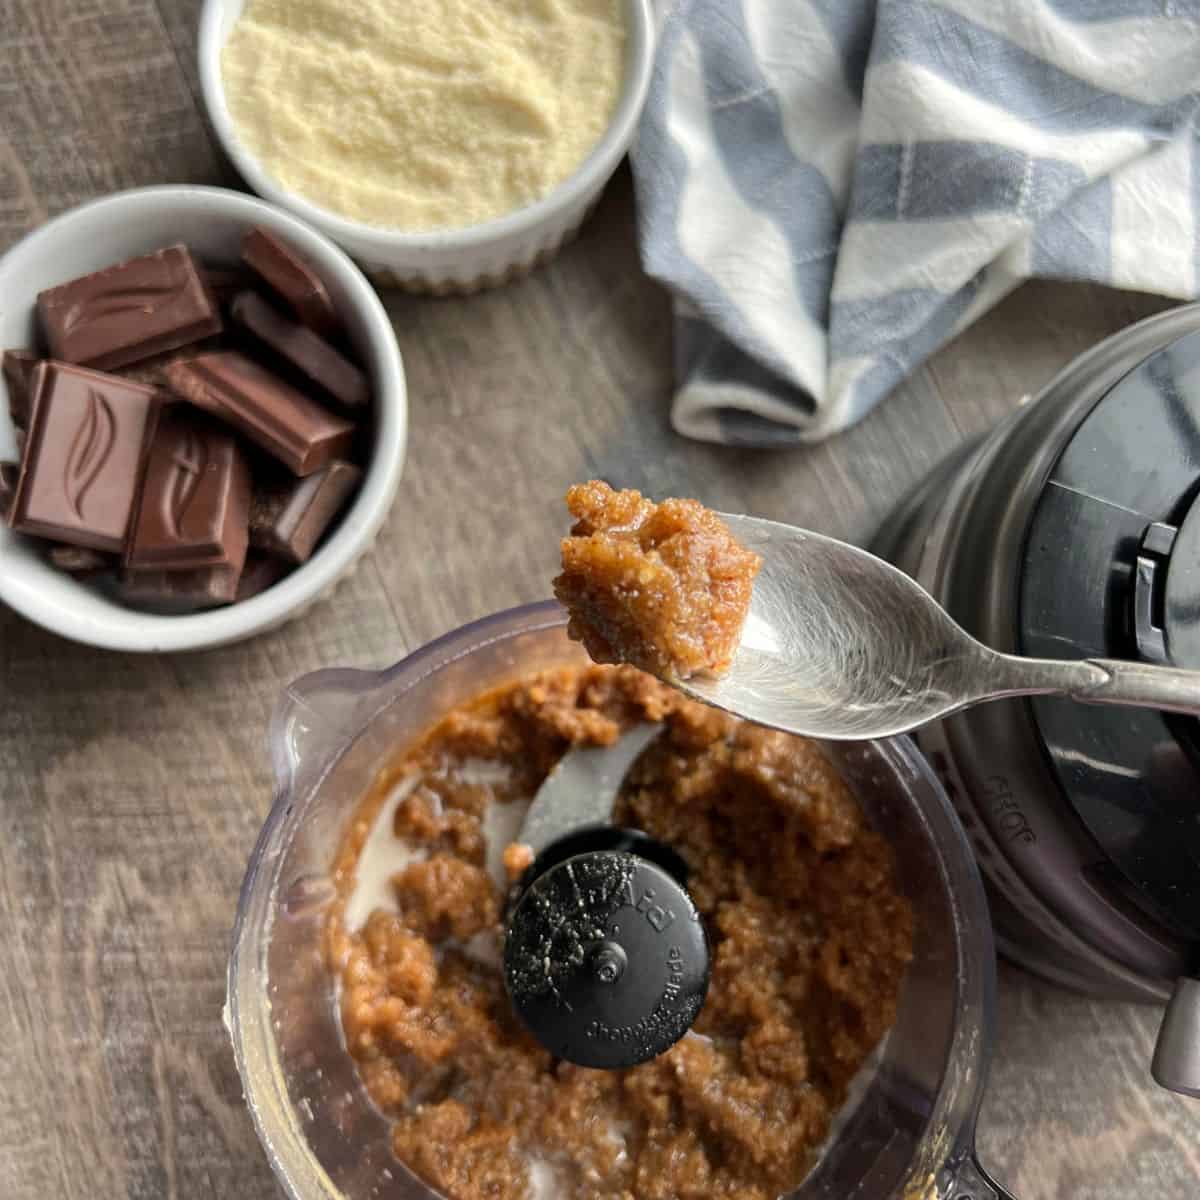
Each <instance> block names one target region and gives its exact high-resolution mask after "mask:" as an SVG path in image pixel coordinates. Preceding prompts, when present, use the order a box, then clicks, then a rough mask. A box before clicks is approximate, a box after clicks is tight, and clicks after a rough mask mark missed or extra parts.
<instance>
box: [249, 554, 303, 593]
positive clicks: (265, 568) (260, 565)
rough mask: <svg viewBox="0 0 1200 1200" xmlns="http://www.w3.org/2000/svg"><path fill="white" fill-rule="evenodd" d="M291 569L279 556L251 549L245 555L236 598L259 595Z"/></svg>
mask: <svg viewBox="0 0 1200 1200" xmlns="http://www.w3.org/2000/svg"><path fill="white" fill-rule="evenodd" d="M291 569H292V568H291V564H290V563H286V562H284V561H283V559H281V558H272V557H271V556H270V555H269V554H256V553H255V552H254V551H251V552H250V553H249V554H248V555H247V556H246V565H245V567H243V568H242V577H241V579H239V580H238V587H237V599H238V600H239V601H241V600H249V599H250V598H251V596H258V595H260V594H261V593H263V592H265V591H266V590H267V588H269V587H274V586H275V585H276V584H277V583H278V582H279V581H280V580H281V579H282V578H283V577H284V576H285V575H287V574H288V573H289V572H290V571H291Z"/></svg>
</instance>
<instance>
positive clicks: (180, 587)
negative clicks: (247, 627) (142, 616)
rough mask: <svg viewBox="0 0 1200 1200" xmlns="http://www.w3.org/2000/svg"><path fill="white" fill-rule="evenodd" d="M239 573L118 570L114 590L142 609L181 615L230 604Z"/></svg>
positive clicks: (222, 570)
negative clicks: (117, 579)
mask: <svg viewBox="0 0 1200 1200" xmlns="http://www.w3.org/2000/svg"><path fill="white" fill-rule="evenodd" d="M240 575H241V572H240V571H238V570H237V569H236V568H234V567H197V568H196V569H195V570H193V571H159V570H150V571H130V570H127V571H122V572H121V577H120V579H119V581H118V584H117V586H118V590H119V591H120V593H121V596H122V598H123V599H125V600H126V601H128V602H129V603H130V604H136V605H138V606H139V607H142V608H153V609H160V610H162V611H163V612H171V613H185V612H192V611H194V610H195V609H198V608H213V607H215V606H216V605H218V604H232V603H233V602H234V601H235V600H236V599H237V589H238V579H239V577H240Z"/></svg>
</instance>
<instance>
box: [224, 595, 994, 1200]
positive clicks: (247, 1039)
mask: <svg viewBox="0 0 1200 1200" xmlns="http://www.w3.org/2000/svg"><path fill="white" fill-rule="evenodd" d="M585 661H586V659H585V657H584V655H583V653H582V651H581V650H580V648H579V647H578V646H576V645H574V644H573V643H571V642H570V641H569V640H568V639H567V636H566V615H565V613H564V612H563V610H562V609H561V608H559V607H558V606H557V605H556V604H553V603H546V604H537V605H532V606H529V607H525V608H518V609H513V610H511V611H508V612H503V613H499V614H497V615H495V616H492V617H489V618H486V619H484V620H481V621H477V622H475V623H474V624H471V625H467V626H464V627H463V628H461V629H459V630H457V631H455V632H453V633H451V634H448V635H447V636H445V637H443V638H441V639H439V640H437V641H435V642H432V643H431V644H430V645H428V646H426V647H424V648H423V649H421V650H418V651H417V652H416V653H415V654H412V655H411V656H409V657H408V658H406V659H404V660H403V661H402V662H400V663H398V664H396V665H395V666H394V667H391V668H389V669H387V670H384V671H380V672H366V671H356V670H337V669H335V670H325V671H318V672H316V673H315V674H312V675H308V676H305V677H304V678H302V679H300V680H299V681H297V682H296V683H294V684H293V685H292V686H291V687H289V688H288V689H287V691H286V693H285V695H284V697H283V699H282V701H281V703H280V705H279V707H278V709H277V711H276V713H275V716H274V719H273V722H272V726H271V732H270V742H271V752H272V755H273V759H274V766H275V771H276V774H277V777H278V794H277V798H276V800H275V804H274V806H273V808H272V810H271V813H270V816H269V817H268V819H267V822H266V825H265V827H264V828H263V831H262V834H261V835H260V837H259V840H258V844H257V846H256V847H255V850H254V853H253V856H252V858H251V860H250V864H249V868H248V870H247V872H246V878H245V882H244V884H243V886H242V893H241V897H240V901H239V904H238V912H237V922H236V926H235V929H234V938H233V950H232V955H231V958H230V963H229V976H228V1006H227V1011H226V1022H227V1025H228V1028H229V1032H230V1035H231V1037H232V1039H233V1046H234V1054H235V1057H236V1060H237V1066H238V1070H239V1072H240V1074H241V1078H242V1083H243V1087H244V1089H245V1095H246V1101H247V1104H248V1106H249V1108H250V1112H251V1115H252V1117H253V1120H254V1124H255V1127H256V1129H257V1131H258V1135H259V1137H260V1139H261V1140H262V1143H263V1146H264V1148H265V1150H266V1153H267V1157H268V1159H269V1161H270V1163H271V1166H272V1168H273V1170H274V1171H275V1173H276V1175H277V1176H278V1178H279V1180H280V1182H281V1183H282V1185H283V1187H284V1189H285V1190H286V1192H287V1194H288V1195H289V1196H290V1197H291V1198H292V1200H368V1197H370V1198H371V1200H433V1198H434V1197H436V1196H437V1193H436V1192H433V1191H432V1190H430V1189H429V1188H428V1187H427V1186H426V1185H425V1184H423V1183H422V1182H421V1181H420V1180H419V1179H418V1178H417V1177H416V1176H415V1175H413V1174H412V1173H411V1172H409V1171H408V1170H407V1169H406V1168H405V1167H404V1166H403V1165H402V1164H401V1163H400V1162H398V1161H397V1160H396V1159H395V1158H394V1157H393V1155H392V1152H391V1147H390V1140H389V1137H388V1122H387V1120H386V1119H385V1118H384V1116H383V1115H382V1114H381V1113H379V1112H378V1111H377V1110H376V1109H375V1108H374V1107H373V1106H372V1104H371V1102H370V1100H369V1099H368V1096H367V1093H366V1091H365V1089H364V1088H363V1087H362V1086H361V1084H360V1083H359V1080H358V1077H357V1074H356V1070H355V1064H354V1062H353V1060H352V1059H351V1058H350V1055H349V1054H348V1053H347V1051H346V1048H345V1043H344V1041H343V1037H342V1030H341V1024H340V1020H339V1014H338V1007H337V999H336V993H335V985H334V980H333V978H332V977H331V976H330V975H329V974H328V972H327V971H326V968H325V963H324V958H323V926H324V922H325V918H326V913H327V910H328V906H329V904H330V902H331V901H332V899H333V898H334V887H333V883H332V881H331V879H330V877H329V874H328V872H329V869H330V865H331V864H332V862H333V859H334V854H335V850H336V847H337V845H338V842H339V840H340V838H341V836H342V833H343V830H344V828H345V825H346V822H347V820H348V819H349V818H350V816H351V814H352V813H353V811H354V809H355V807H356V805H357V804H358V802H359V800H360V798H361V797H362V795H363V794H364V793H365V791H366V790H367V788H368V786H369V785H370V783H371V782H372V780H373V779H374V777H375V775H376V773H377V772H378V771H379V770H380V768H381V767H383V766H384V765H385V764H386V763H387V762H388V761H389V760H390V759H391V758H393V757H394V755H395V754H396V753H397V752H398V751H399V750H400V749H402V748H403V747H404V746H405V745H406V744H408V743H409V742H411V741H412V740H413V739H414V738H415V737H416V736H418V735H419V734H420V733H421V732H422V731H423V730H425V729H426V728H428V727H429V726H430V725H431V724H432V723H433V722H435V721H436V720H437V719H439V718H440V717H441V716H442V715H444V714H445V713H446V712H447V711H448V710H449V709H451V708H453V707H455V706H456V705H459V704H462V703H464V702H466V701H468V700H470V699H471V698H473V697H474V696H476V695H478V694H479V693H480V692H483V691H486V690H488V689H491V688H494V687H497V686H499V685H501V684H504V683H506V682H509V681H513V680H516V679H518V678H520V677H522V676H525V675H528V674H530V673H532V672H534V671H537V670H541V669H545V668H550V667H556V666H563V665H569V664H574V663H579V664H582V663H584V662H585ZM827 751H828V753H829V755H830V757H831V759H832V760H833V761H834V762H835V764H836V765H837V767H838V768H839V770H840V771H841V772H842V774H843V776H844V777H845V778H846V780H847V782H848V783H849V784H850V786H851V788H852V790H853V791H854V792H855V794H856V796H857V797H858V799H859V802H860V803H861V805H862V807H863V810H864V811H865V813H866V816H867V818H868V819H869V821H870V822H871V823H872V824H873V825H874V826H875V827H876V828H877V829H878V830H879V831H880V832H881V833H882V834H884V835H885V836H886V837H887V838H888V840H889V841H890V843H891V844H892V846H893V847H894V849H895V853H896V863H897V872H898V876H899V885H900V887H901V889H902V890H903V891H904V892H905V893H906V894H907V895H908V897H909V899H910V900H911V902H912V905H913V909H914V915H915V918H916V935H915V943H914V956H913V961H912V963H911V965H910V967H909V970H908V974H907V976H906V979H905V982H904V986H903V990H902V992H901V995H900V1000H899V1007H898V1013H897V1018H896V1023H895V1026H894V1027H893V1029H892V1030H891V1032H890V1034H889V1035H888V1036H887V1038H886V1039H885V1041H884V1042H883V1044H882V1045H881V1046H880V1048H879V1049H878V1051H877V1052H876V1053H875V1054H874V1055H873V1056H872V1057H871V1059H870V1060H869V1061H868V1064H867V1066H865V1067H864V1068H863V1071H862V1072H860V1075H859V1077H858V1079H857V1080H856V1081H855V1085H854V1087H853V1088H852V1095H851V1098H850V1100H849V1101H848V1102H847V1104H846V1106H845V1107H844V1108H843V1109H842V1111H841V1112H840V1113H839V1115H838V1117H837V1118H836V1120H835V1124H834V1128H833V1130H832V1131H831V1133H830V1136H829V1138H828V1139H827V1141H826V1144H825V1146H824V1147H823V1150H822V1152H821V1154H820V1156H819V1159H818V1161H817V1163H816V1165H815V1166H814V1168H813V1170H812V1171H811V1172H810V1174H809V1175H808V1176H807V1177H806V1178H805V1179H804V1181H803V1182H802V1183H801V1185H800V1186H799V1188H798V1189H797V1190H796V1191H794V1192H793V1193H791V1196H793V1197H796V1198H797V1200H800V1198H803V1200H818V1198H821V1200H844V1198H845V1197H848V1196H854V1197H856V1198H857V1200H882V1198H884V1197H896V1198H901V1197H902V1198H903V1200H946V1198H952V1200H968V1198H969V1200H999V1198H1001V1197H1003V1196H1004V1195H1005V1193H1004V1192H1003V1190H1002V1189H1000V1188H999V1187H998V1186H997V1185H995V1184H994V1183H993V1182H991V1181H990V1180H989V1179H988V1178H987V1176H986V1174H984V1172H983V1171H982V1170H981V1169H980V1168H979V1166H978V1163H977V1161H976V1159H975V1152H974V1132H975V1116H976V1112H977V1109H978V1105H979V1100H980V1097H981V1093H982V1088H983V1083H984V1076H985V1072H986V1067H987V1060H988V1054H989V1049H990V1045H991V1040H992V1008H993V992H994V986H995V955H994V950H993V944H992V935H991V929H990V924H989V920H988V911H987V905H986V901H985V899H984V894H983V889H982V885H981V882H980V878H979V875H978V872H977V869H976V867H975V864H974V861H973V859H972V857H971V852H970V849H969V847H968V844H967V842H966V840H965V838H964V836H963V834H962V831H961V829H960V827H959V825H958V822H957V821H956V819H955V817H954V814H953V810H952V808H951V806H950V803H949V801H948V799H947V797H946V794H945V792H944V791H943V790H942V787H941V785H940V784H939V783H938V782H937V779H936V778H935V777H934V775H933V773H932V772H931V771H930V769H929V768H928V767H927V765H926V764H925V762H924V760H923V759H922V758H921V757H920V755H919V754H918V752H917V751H916V749H915V748H914V746H913V745H912V743H911V742H909V741H908V740H906V739H900V740H895V741H889V742H863V743H850V744H839V745H830V746H828V747H827Z"/></svg>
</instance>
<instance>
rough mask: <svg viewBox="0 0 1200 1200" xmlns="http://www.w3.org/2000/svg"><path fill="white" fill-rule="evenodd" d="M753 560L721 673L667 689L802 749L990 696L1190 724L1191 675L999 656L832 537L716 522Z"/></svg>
mask: <svg viewBox="0 0 1200 1200" xmlns="http://www.w3.org/2000/svg"><path fill="white" fill-rule="evenodd" d="M721 516H722V519H723V520H724V521H725V522H726V523H727V524H728V525H729V528H730V530H731V531H732V533H733V535H734V537H736V538H737V539H738V540H739V541H740V542H741V543H742V544H743V545H744V546H747V547H749V548H750V549H753V550H756V551H758V553H759V554H761V555H762V557H763V566H762V570H761V572H760V573H759V576H758V579H757V581H756V582H755V585H754V598H753V600H752V602H751V605H750V613H749V616H748V617H747V620H746V625H745V629H744V631H743V634H742V642H741V647H740V649H739V650H738V652H737V654H736V655H735V657H734V660H733V665H732V666H731V667H730V669H729V671H728V673H727V674H725V675H722V676H721V677H720V678H718V679H709V678H702V677H695V678H692V679H688V680H685V681H682V682H680V681H679V680H675V679H672V680H669V681H668V682H670V683H672V684H674V685H675V686H676V687H679V688H681V689H682V690H683V691H684V692H686V693H687V694H688V695H690V696H693V697H695V698H696V699H698V700H704V701H706V702H707V703H709V704H714V705H716V706H717V707H718V708H724V709H726V710H728V711H729V712H731V713H734V714H735V715H736V716H739V717H745V718H747V719H748V720H751V721H757V722H759V723H760V724H763V725H772V726H775V727H776V728H778V729H784V730H787V731H788V732H790V733H798V734H804V735H807V736H809V737H821V738H831V739H835V740H851V739H858V738H874V737H891V736H893V735H895V734H900V733H907V732H908V731H909V730H912V729H916V728H917V727H918V726H920V725H924V724H925V723H926V722H928V721H933V720H936V719H938V718H939V717H944V716H947V715H948V714H950V713H953V712H957V711H958V710H959V709H962V708H966V707H967V706H968V705H971V704H978V703H980V702H981V701H983V700H994V699H997V698H999V697H1002V696H1022V695H1063V696H1070V697H1071V698H1072V699H1074V700H1082V701H1085V702H1087V703H1089V704H1130V705H1135V706H1137V707H1141V708H1158V709H1164V710H1166V711H1168V712H1181V713H1191V714H1200V671H1184V670H1177V669H1175V668H1172V667H1161V666H1149V665H1146V664H1143V663H1138V662H1118V661H1115V660H1112V659H1083V660H1080V661H1076V662H1057V661H1053V660H1049V659H1035V658H1018V657H1016V656H1013V655H1009V654H1000V653H998V652H997V651H995V650H991V649H989V648H988V647H987V646H984V645H983V644H982V643H980V642H977V641H976V640H975V639H974V638H973V637H971V636H970V635H969V634H968V633H967V632H966V631H965V630H963V629H961V628H960V627H959V626H958V625H957V624H955V622H954V621H952V620H951V619H950V617H949V616H948V615H947V614H946V612H945V611H944V610H943V609H942V607H941V606H940V605H939V604H938V603H937V601H936V600H934V599H933V597H932V596H930V595H929V593H928V592H926V591H925V590H924V589H923V588H922V587H920V586H919V585H918V584H916V583H914V582H913V581H912V580H911V579H910V578H909V577H908V576H907V575H905V574H904V573H903V572H902V571H898V570H897V569H896V568H895V567H893V566H891V565H890V564H888V563H886V562H884V561H883V560H882V559H880V558H876V557H875V556H874V555H873V554H868V553H867V552H866V551H865V550H860V549H858V548H857V547H856V546H849V545H847V544H846V543H844V542H839V541H835V540H834V539H833V538H828V537H823V536H822V535H821V534H817V533H810V532H808V531H807V530H804V529H796V528H794V527H792V526H790V525H781V524H779V523H778V522H776V521H764V520H760V519H758V518H755V517H743V516H729V515H726V514H721Z"/></svg>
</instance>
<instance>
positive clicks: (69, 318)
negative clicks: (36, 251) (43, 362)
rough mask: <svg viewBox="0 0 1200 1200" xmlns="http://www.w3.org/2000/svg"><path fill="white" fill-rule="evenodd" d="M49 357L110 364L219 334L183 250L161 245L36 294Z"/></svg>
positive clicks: (212, 305)
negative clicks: (136, 256)
mask: <svg viewBox="0 0 1200 1200" xmlns="http://www.w3.org/2000/svg"><path fill="white" fill-rule="evenodd" d="M37 310H38V315H39V317H40V318H41V322H42V328H43V330H44V331H45V334H46V340H47V342H49V344H50V353H51V356H52V357H54V358H57V359H61V360H63V361H64V362H71V363H78V364H80V365H82V366H90V367H96V368H99V369H103V370H112V369H113V368H114V367H123V366H126V365H128V364H129V363H133V362H138V361H139V360H141V359H143V358H149V357H151V356H152V355H155V354H162V353H164V352H165V351H167V350H174V349H177V348H178V347H180V346H186V345H188V344H189V343H191V342H196V341H199V340H200V339H201V338H206V337H210V336H212V335H213V334H214V333H220V332H221V327H222V326H221V315H220V313H219V311H218V309H217V305H216V302H215V300H214V299H213V297H212V295H211V293H210V292H209V290H208V288H207V286H206V285H205V283H204V280H203V279H202V278H201V277H200V272H199V270H198V268H197V266H196V263H195V261H194V260H193V259H192V256H191V253H190V252H189V251H188V248H187V247H186V246H183V245H177V246H168V247H167V248H166V249H165V250H157V251H155V252H154V253H153V254H145V255H143V256H142V257H141V258H131V259H129V260H128V261H127V262H123V263H118V264H117V265H116V266H115V267H107V268H106V269H104V270H103V271H95V272H93V273H92V274H91V275H81V276H80V277H79V278H78V279H72V280H71V281H70V282H69V283H64V284H60V285H59V286H58V287H53V288H49V289H48V290H47V291H44V292H42V293H41V294H40V295H39V296H38V298H37Z"/></svg>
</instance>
